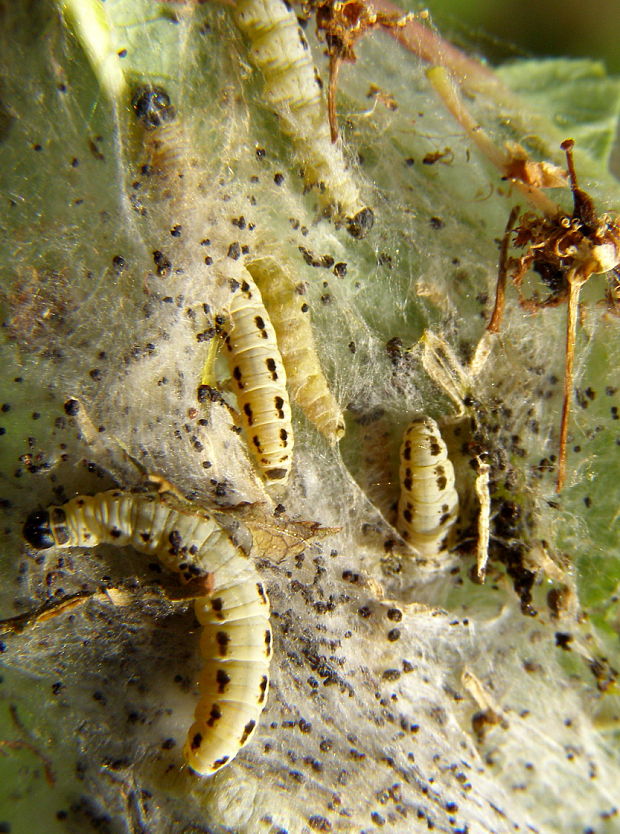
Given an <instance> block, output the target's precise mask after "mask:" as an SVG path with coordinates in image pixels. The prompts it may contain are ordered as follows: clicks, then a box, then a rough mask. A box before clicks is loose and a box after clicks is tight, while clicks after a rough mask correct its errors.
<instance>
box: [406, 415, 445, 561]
mask: <svg viewBox="0 0 620 834" xmlns="http://www.w3.org/2000/svg"><path fill="white" fill-rule="evenodd" d="M458 507H459V499H458V495H457V493H456V490H455V488H454V468H453V466H452V463H451V462H450V460H449V459H448V450H447V448H446V444H445V443H444V441H443V439H442V437H441V434H440V432H439V427H438V425H437V423H436V422H435V421H434V420H432V419H431V418H430V417H421V418H420V419H418V420H414V421H413V422H412V423H410V424H409V426H408V427H407V429H406V431H405V435H404V437H403V442H402V445H401V448H400V499H399V502H398V519H397V529H398V532H399V533H400V535H401V536H402V537H403V539H404V540H405V541H406V542H407V544H410V545H411V546H412V547H413V548H414V549H415V550H417V551H418V552H419V553H420V555H422V556H428V557H432V556H437V555H438V554H440V553H441V552H442V551H443V550H445V547H446V538H447V535H448V532H449V531H450V528H451V527H452V525H453V524H454V522H455V521H456V518H457V515H458Z"/></svg>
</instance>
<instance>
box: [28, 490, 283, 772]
mask: <svg viewBox="0 0 620 834" xmlns="http://www.w3.org/2000/svg"><path fill="white" fill-rule="evenodd" d="M23 532H24V538H25V539H26V541H27V542H28V543H29V544H31V545H32V546H33V547H35V548H36V549H38V550H43V549H46V548H49V547H53V546H56V547H95V546H96V545H98V544H100V543H107V544H114V545H116V546H117V547H133V548H135V549H136V550H137V551H139V552H140V553H146V554H148V555H154V556H156V557H157V558H158V559H159V560H160V562H161V563H162V564H163V565H164V566H165V567H166V568H168V569H169V570H171V571H175V572H176V573H178V574H180V575H181V577H182V579H183V580H184V581H186V582H189V581H195V580H196V578H197V577H200V576H203V577H204V578H205V580H206V579H208V580H209V582H208V584H207V585H206V587H208V588H209V589H210V593H209V595H208V596H202V597H199V598H198V599H197V600H196V601H195V612H196V617H197V619H198V621H199V622H200V624H201V625H202V626H203V631H202V637H201V641H200V649H201V654H202V656H203V657H204V659H205V665H204V667H203V669H202V672H201V675H200V681H199V691H200V697H199V700H198V704H197V706H196V711H195V721H194V723H193V724H192V726H191V727H190V729H189V732H188V736H187V741H186V743H185V746H184V748H183V755H184V757H185V760H186V761H187V763H188V765H189V766H190V767H191V768H192V770H194V771H196V773H200V774H202V775H205V776H208V775H210V774H212V773H215V772H216V771H218V770H219V769H220V768H221V767H223V766H224V765H226V764H228V763H229V762H231V761H232V759H234V757H235V756H236V755H237V753H238V752H239V750H240V749H241V748H242V747H243V746H244V745H245V744H246V743H247V742H248V741H249V740H250V738H251V737H252V735H253V733H254V732H255V730H256V727H257V726H258V720H259V718H260V714H261V712H262V710H263V707H264V706H265V701H266V698H267V690H268V686H269V662H270V659H271V653H272V646H271V642H272V641H271V628H270V625H269V600H268V599H267V595H266V593H265V590H264V588H263V585H262V583H261V581H260V578H259V576H258V574H257V572H256V569H255V567H254V565H253V563H252V561H251V560H250V558H249V557H248V556H247V555H246V554H245V553H244V551H243V550H242V549H241V548H240V547H238V546H237V545H236V544H235V543H234V542H233V541H232V539H231V538H230V536H229V535H228V533H227V532H226V531H225V530H224V529H223V528H222V527H221V526H220V525H219V524H218V523H217V521H215V519H214V518H212V517H211V516H210V515H209V514H208V513H207V512H205V511H200V512H196V513H192V512H188V511H186V510H185V511H184V510H182V509H180V508H179V507H177V506H175V504H174V502H172V501H171V500H168V498H166V499H164V498H162V497H161V496H160V495H157V494H153V493H131V492H122V491H120V490H110V491H108V492H101V493H99V494H98V495H93V496H86V495H82V496H77V497H76V498H73V499H72V500H71V501H69V502H68V503H66V504H64V505H62V506H51V507H48V508H47V510H37V511H35V512H33V513H31V514H30V515H29V516H28V518H27V520H26V523H25V525H24V531H23Z"/></svg>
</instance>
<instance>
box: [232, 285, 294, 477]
mask: <svg viewBox="0 0 620 834" xmlns="http://www.w3.org/2000/svg"><path fill="white" fill-rule="evenodd" d="M231 285H232V290H233V293H232V298H231V300H230V302H229V304H228V308H227V315H226V317H225V320H224V323H223V324H221V325H219V332H220V335H221V336H222V338H223V340H224V345H225V347H226V354H227V358H228V364H229V367H230V371H231V375H232V380H233V385H234V387H235V392H236V395H237V404H238V411H239V419H240V420H241V422H242V424H243V429H244V432H245V436H246V439H247V443H248V447H249V450H250V453H251V455H252V457H253V458H254V460H255V461H256V464H257V466H258V469H259V471H260V472H261V474H262V475H263V477H264V478H265V480H266V481H268V482H269V483H270V484H279V485H284V484H286V482H287V481H288V477H289V474H290V471H291V464H292V460H293V442H294V439H293V427H292V423H291V406H290V402H289V396H288V391H287V388H286V371H285V370H284V364H283V362H282V356H281V354H280V350H279V348H278V343H277V339H276V334H275V331H274V328H273V325H272V323H271V321H270V319H269V315H268V313H267V310H266V309H265V305H264V304H263V300H262V298H261V294H260V291H259V289H258V287H257V286H256V284H255V283H254V281H253V280H252V276H251V275H250V273H249V272H247V270H243V277H242V278H241V281H240V282H239V281H237V280H232V281H231Z"/></svg>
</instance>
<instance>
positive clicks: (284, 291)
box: [246, 258, 345, 443]
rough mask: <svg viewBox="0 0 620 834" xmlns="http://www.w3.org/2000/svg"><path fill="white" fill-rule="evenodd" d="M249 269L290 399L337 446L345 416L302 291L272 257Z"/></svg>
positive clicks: (257, 262) (248, 265) (261, 260)
mask: <svg viewBox="0 0 620 834" xmlns="http://www.w3.org/2000/svg"><path fill="white" fill-rule="evenodd" d="M246 266H247V269H248V271H249V272H250V273H251V275H252V276H253V277H254V279H255V280H256V281H257V283H258V284H259V286H260V288H261V290H262V293H263V297H264V299H265V304H266V306H267V307H268V309H269V314H270V316H271V322H272V324H273V327H274V330H275V332H276V336H277V339H278V346H279V348H280V353H281V354H282V361H283V362H284V367H285V368H286V375H287V379H288V389H289V391H290V393H291V397H292V398H293V399H294V400H295V402H297V403H298V404H299V406H300V408H301V409H302V411H303V412H304V414H305V415H306V417H307V418H308V420H310V422H311V423H314V425H315V426H316V427H317V429H318V430H319V431H320V432H321V434H323V435H324V436H325V437H326V438H327V439H328V440H329V441H330V442H331V443H336V442H337V441H338V440H340V438H341V437H342V436H343V435H344V431H345V423H344V416H343V414H342V411H341V409H340V406H339V405H338V403H337V402H336V399H335V397H334V395H333V394H332V392H331V391H330V390H329V387H328V385H327V380H326V379H325V375H324V374H323V369H322V368H321V364H320V362H319V357H318V356H317V353H316V348H315V345H314V337H313V335H312V327H311V325H310V313H309V308H308V304H307V303H306V301H305V300H304V298H303V292H302V293H301V294H300V292H299V291H298V289H297V287H296V286H295V285H294V284H293V282H292V280H291V278H290V276H289V275H288V273H287V272H285V270H284V269H282V268H281V267H280V265H279V264H278V263H276V261H275V260H273V259H272V258H261V259H260V260H257V261H252V262H251V263H250V264H247V265H246ZM302 290H303V287H302Z"/></svg>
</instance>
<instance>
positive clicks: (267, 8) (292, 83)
mask: <svg viewBox="0 0 620 834" xmlns="http://www.w3.org/2000/svg"><path fill="white" fill-rule="evenodd" d="M234 15H235V20H236V22H237V25H238V27H239V29H240V30H241V31H242V32H243V34H244V35H245V36H246V37H247V39H248V40H249V41H250V58H251V59H252V61H253V63H254V64H255V65H256V66H257V67H258V68H259V70H260V71H261V72H262V74H263V77H264V79H265V86H264V89H263V97H264V99H265V101H266V102H267V104H268V105H269V107H270V108H271V109H272V110H273V111H274V112H275V113H276V114H277V115H278V117H279V119H280V124H281V127H282V131H283V132H284V133H285V134H286V135H287V136H289V137H290V139H291V141H292V143H293V146H294V148H295V150H296V153H297V155H298V157H299V159H300V161H301V163H302V165H303V176H304V180H305V183H306V185H307V186H308V188H315V189H317V192H318V195H319V200H320V202H321V204H322V205H323V206H324V208H325V209H326V210H327V211H329V212H330V213H333V214H334V215H335V216H336V219H337V220H344V222H345V225H346V228H347V230H348V232H349V233H350V234H351V235H352V236H353V237H355V238H362V237H364V236H365V235H366V233H367V232H368V231H369V230H370V229H371V228H372V225H373V222H374V215H373V212H372V209H371V208H369V207H368V206H365V205H364V203H363V202H362V200H361V198H360V194H359V189H358V186H357V184H356V182H355V179H354V177H353V174H352V172H351V170H350V169H349V168H347V166H346V163H345V160H344V157H343V155H342V149H341V146H340V145H338V144H333V143H332V140H331V136H330V132H329V126H328V122H327V111H326V108H325V104H324V101H323V95H322V92H321V86H320V82H319V79H318V75H317V71H316V69H315V67H314V63H313V61H312V54H311V52H310V48H309V46H308V42H307V41H306V38H305V36H304V34H303V32H302V30H301V28H300V26H299V23H298V21H297V18H296V16H295V13H294V11H293V10H292V8H291V7H290V6H289V5H288V4H287V3H286V2H284V0H238V2H237V3H236V4H235V10H234Z"/></svg>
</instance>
